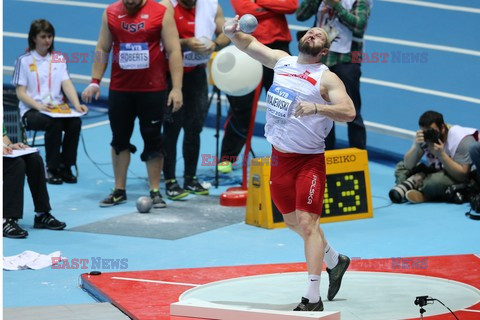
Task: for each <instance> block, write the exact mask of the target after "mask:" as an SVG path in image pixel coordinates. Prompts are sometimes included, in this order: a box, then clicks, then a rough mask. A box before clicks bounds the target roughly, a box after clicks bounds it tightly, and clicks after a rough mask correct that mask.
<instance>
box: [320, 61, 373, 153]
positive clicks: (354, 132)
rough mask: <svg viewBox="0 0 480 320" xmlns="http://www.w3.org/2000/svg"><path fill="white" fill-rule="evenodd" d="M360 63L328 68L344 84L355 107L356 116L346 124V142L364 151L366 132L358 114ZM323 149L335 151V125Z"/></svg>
mask: <svg viewBox="0 0 480 320" xmlns="http://www.w3.org/2000/svg"><path fill="white" fill-rule="evenodd" d="M360 67H361V65H360V63H343V64H337V65H334V66H332V67H330V71H332V72H333V73H335V74H336V75H337V76H338V77H339V78H340V80H342V81H343V83H344V84H345V88H346V89H347V93H348V95H349V96H350V98H351V99H352V101H353V104H354V105H355V111H356V112H357V116H356V117H355V119H354V120H353V121H352V122H348V123H347V126H348V142H349V145H350V147H352V148H359V149H366V148H367V131H366V129H365V124H364V123H363V118H362V115H361V113H360V111H361V106H362V100H361V98H360V76H361V75H362V71H361V69H360ZM325 147H326V149H327V150H332V149H335V124H334V126H333V127H332V130H331V131H330V134H329V135H328V136H327V138H326V139H325Z"/></svg>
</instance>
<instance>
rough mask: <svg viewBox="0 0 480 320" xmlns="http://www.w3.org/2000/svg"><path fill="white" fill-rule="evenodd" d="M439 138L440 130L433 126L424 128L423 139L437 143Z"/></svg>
mask: <svg viewBox="0 0 480 320" xmlns="http://www.w3.org/2000/svg"><path fill="white" fill-rule="evenodd" d="M439 139H440V132H438V131H437V130H435V129H433V128H428V129H426V130H423V140H425V142H430V143H437V142H438V140H439Z"/></svg>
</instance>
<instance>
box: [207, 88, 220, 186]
mask: <svg viewBox="0 0 480 320" xmlns="http://www.w3.org/2000/svg"><path fill="white" fill-rule="evenodd" d="M215 95H217V115H216V117H215V135H214V137H215V139H216V151H215V152H216V154H215V156H216V158H215V159H216V160H215V161H214V165H215V182H214V186H215V188H218V163H217V162H218V161H219V160H218V159H219V150H220V147H219V143H220V119H221V118H222V98H221V92H220V89H218V87H217V86H216V85H213V90H212V95H211V96H210V100H209V101H208V107H209V108H210V105H211V104H212V101H213V98H214V97H215Z"/></svg>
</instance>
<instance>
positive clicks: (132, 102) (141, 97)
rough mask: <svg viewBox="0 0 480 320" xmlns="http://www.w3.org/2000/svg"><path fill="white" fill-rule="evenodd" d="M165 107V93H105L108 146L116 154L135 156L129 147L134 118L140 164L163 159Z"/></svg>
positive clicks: (114, 91)
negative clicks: (139, 139) (140, 141)
mask: <svg viewBox="0 0 480 320" xmlns="http://www.w3.org/2000/svg"><path fill="white" fill-rule="evenodd" d="M166 104H167V91H166V90H164V91H153V92H123V91H116V90H110V91H109V93H108V119H109V120H110V129H112V142H111V143H110V145H111V146H112V148H113V149H114V150H115V152H116V153H117V154H119V153H120V152H121V151H124V150H130V152H131V153H134V152H135V151H136V150H137V149H136V147H135V146H133V145H131V144H130V138H131V137H132V134H133V129H134V127H135V119H136V118H137V117H138V121H139V123H140V134H141V135H142V139H143V145H144V147H143V152H142V154H141V155H140V159H142V161H148V160H151V159H156V158H160V157H163V156H164V152H165V151H164V149H163V148H164V147H163V142H162V122H163V110H164V108H165V105H166Z"/></svg>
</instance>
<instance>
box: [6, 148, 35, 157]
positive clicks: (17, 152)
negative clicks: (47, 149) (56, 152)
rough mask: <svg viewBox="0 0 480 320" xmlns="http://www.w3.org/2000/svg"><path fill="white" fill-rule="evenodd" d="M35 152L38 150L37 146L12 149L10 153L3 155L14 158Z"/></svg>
mask: <svg viewBox="0 0 480 320" xmlns="http://www.w3.org/2000/svg"><path fill="white" fill-rule="evenodd" d="M35 152H38V149H37V148H26V149H22V150H12V153H11V154H4V155H3V156H4V157H6V158H16V157H21V156H24V155H27V154H30V153H35Z"/></svg>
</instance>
